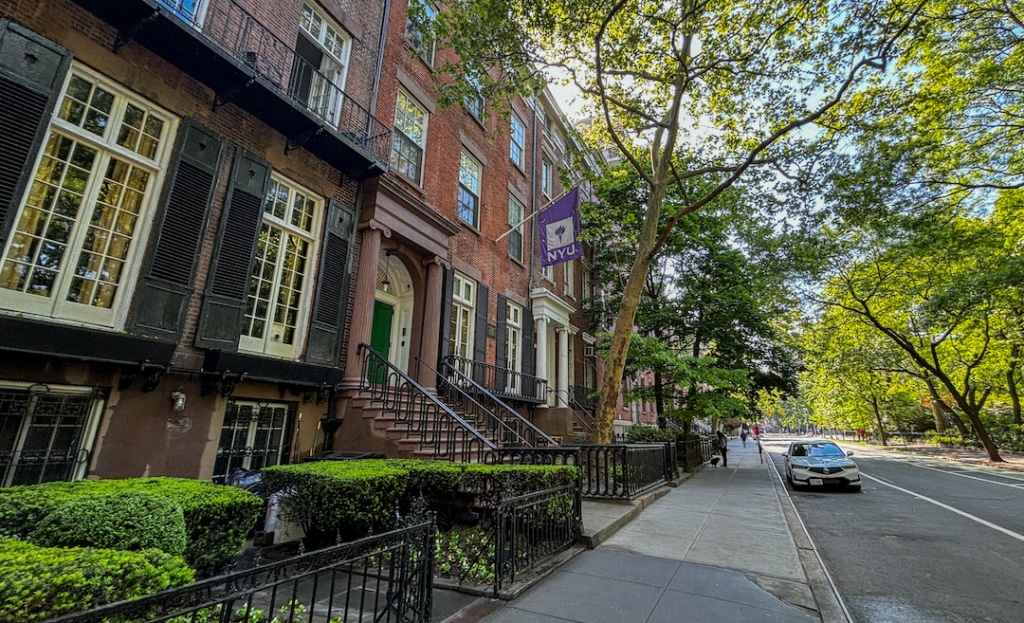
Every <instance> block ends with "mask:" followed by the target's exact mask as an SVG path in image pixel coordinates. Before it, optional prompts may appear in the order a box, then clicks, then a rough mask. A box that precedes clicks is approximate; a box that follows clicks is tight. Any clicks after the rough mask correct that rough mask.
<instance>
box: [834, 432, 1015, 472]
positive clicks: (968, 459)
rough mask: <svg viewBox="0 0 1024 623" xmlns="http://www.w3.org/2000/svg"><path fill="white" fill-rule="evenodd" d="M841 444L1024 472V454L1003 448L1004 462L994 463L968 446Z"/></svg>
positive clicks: (1001, 454)
mask: <svg viewBox="0 0 1024 623" xmlns="http://www.w3.org/2000/svg"><path fill="white" fill-rule="evenodd" d="M836 441H837V442H838V443H840V444H844V445H848V446H850V447H851V448H856V447H857V446H861V447H863V448H864V449H865V450H872V451H878V452H891V453H893V454H904V455H907V454H910V455H915V456H926V457H929V458H933V459H940V460H943V461H955V462H957V463H966V464H968V465H985V466H987V467H999V468H1002V469H1010V470H1014V471H1019V472H1024V454H1022V453H1020V452H1010V451H1009V450H1001V451H1000V452H999V455H1000V456H1001V457H1002V459H1003V462H1002V463H993V462H992V461H990V460H989V458H988V454H987V453H986V452H985V451H984V450H973V449H967V448H941V447H939V446H933V445H928V444H906V445H904V444H893V445H889V446H883V445H881V444H878V443H863V442H856V441H843V440H841V439H836Z"/></svg>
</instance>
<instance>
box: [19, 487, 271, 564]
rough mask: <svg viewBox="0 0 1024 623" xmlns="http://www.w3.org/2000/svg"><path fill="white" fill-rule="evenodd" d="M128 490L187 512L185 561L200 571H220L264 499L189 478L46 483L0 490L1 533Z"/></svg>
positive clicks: (22, 532)
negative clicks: (82, 500)
mask: <svg viewBox="0 0 1024 623" xmlns="http://www.w3.org/2000/svg"><path fill="white" fill-rule="evenodd" d="M127 491H133V492H143V493H150V494H152V495H156V496H160V497H163V498H166V499H168V500H171V501H173V502H175V503H176V504H177V505H178V506H180V507H181V510H182V512H183V513H184V517H185V527H186V530H187V534H188V544H187V545H186V548H185V560H187V561H188V563H189V565H191V566H192V568H193V569H195V570H196V571H197V572H199V573H200V575H204V576H206V575H212V574H214V573H217V572H219V571H221V570H223V569H224V568H225V567H226V566H227V565H228V563H230V562H231V561H232V560H233V559H234V557H235V556H236V555H237V554H238V552H239V551H240V550H241V549H242V547H243V546H244V545H245V538H246V535H248V533H249V530H250V529H251V528H252V527H253V524H255V522H256V518H257V517H258V516H259V512H260V509H261V508H262V507H263V501H262V500H261V499H260V498H259V497H258V496H256V495H253V494H252V493H249V492H247V491H243V490H241V489H238V488H236V487H228V486H225V485H217V484H214V483H212V482H207V481H200V480H190V479H187V478H125V479H123V480H83V481H80V482H50V483H45V484H41V485H32V486H22V487H10V488H7V489H0V536H8V537H17V538H22V539H24V538H27V537H28V535H29V534H30V533H31V532H32V531H33V530H35V529H36V527H37V526H38V525H39V522H41V521H42V520H43V518H44V517H46V516H47V515H49V514H50V513H51V512H53V511H54V510H55V509H57V508H58V507H60V506H62V505H63V504H66V503H68V502H70V501H71V500H74V499H77V498H80V497H83V496H97V495H104V494H110V493H122V492H127Z"/></svg>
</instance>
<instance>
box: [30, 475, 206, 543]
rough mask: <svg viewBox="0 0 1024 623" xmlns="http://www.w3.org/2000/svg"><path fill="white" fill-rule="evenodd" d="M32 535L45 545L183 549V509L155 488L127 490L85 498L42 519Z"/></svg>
mask: <svg viewBox="0 0 1024 623" xmlns="http://www.w3.org/2000/svg"><path fill="white" fill-rule="evenodd" d="M29 540H30V541H31V542H33V543H35V544H36V545H40V546H42V547H98V548H102V549H121V550H129V551H139V550H143V549H158V550H160V551H162V552H164V553H167V554H172V555H174V556H181V555H182V554H184V553H185V545H186V537H185V514H184V513H183V512H182V510H181V507H180V506H178V505H177V504H176V503H175V502H173V501H171V500H169V499H167V498H165V497H161V496H158V495H153V494H152V493H139V492H135V491H125V492H123V493H108V494H105V495H98V496H94V497H82V498H77V499H74V500H71V501H70V502H68V503H67V504H64V505H62V506H59V507H57V508H56V509H54V511H53V512H52V513H50V514H49V515H47V516H46V517H44V518H43V520H42V521H40V522H39V525H38V526H37V527H36V529H35V530H33V531H32V534H30V535H29Z"/></svg>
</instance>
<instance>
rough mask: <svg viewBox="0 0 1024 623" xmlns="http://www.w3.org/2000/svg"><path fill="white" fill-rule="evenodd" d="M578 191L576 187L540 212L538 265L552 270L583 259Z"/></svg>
mask: <svg viewBox="0 0 1024 623" xmlns="http://www.w3.org/2000/svg"><path fill="white" fill-rule="evenodd" d="M579 208H580V189H579V187H578V186H577V187H576V188H573V189H572V190H570V191H569V192H567V193H566V194H565V195H564V196H563V197H562V198H561V199H559V200H558V201H556V202H555V203H553V204H552V205H551V207H550V208H548V209H547V210H544V211H543V212H541V213H540V214H539V215H538V217H537V219H538V221H539V222H540V264H541V266H554V265H555V264H561V263H562V262H567V261H569V260H574V259H576V258H578V257H583V243H581V242H580V241H579V240H577V238H579V235H580V209H579Z"/></svg>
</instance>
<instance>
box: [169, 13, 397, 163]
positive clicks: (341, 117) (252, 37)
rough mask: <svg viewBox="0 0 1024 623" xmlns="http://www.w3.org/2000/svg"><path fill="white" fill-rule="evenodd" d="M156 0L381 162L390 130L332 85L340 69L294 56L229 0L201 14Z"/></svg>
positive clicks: (387, 146)
mask: <svg viewBox="0 0 1024 623" xmlns="http://www.w3.org/2000/svg"><path fill="white" fill-rule="evenodd" d="M158 2H159V3H160V4H162V5H164V6H166V7H167V8H168V9H170V10H171V12H173V13H174V15H175V16H176V17H178V18H179V19H181V20H182V21H184V22H185V23H186V24H188V25H189V26H191V27H192V28H194V29H195V30H197V31H198V32H200V33H202V36H203V37H205V38H206V39H207V40H209V41H210V42H211V43H213V44H214V45H216V46H217V47H219V48H220V49H221V50H223V51H225V52H227V53H228V54H230V55H231V56H232V57H234V58H235V59H236V60H239V61H241V62H242V63H244V64H245V65H246V66H248V67H249V68H251V69H252V70H253V71H255V72H256V74H257V75H259V76H260V77H262V78H263V79H264V80H265V81H266V82H268V83H269V84H270V85H272V86H273V87H275V88H276V89H277V90H278V91H279V92H280V93H281V94H282V95H284V96H286V97H287V98H289V99H290V100H291V101H292V102H293V104H294V105H295V106H297V107H299V108H305V109H306V110H308V111H309V112H311V113H313V114H314V115H316V116H317V117H318V118H319V119H320V120H321V121H323V122H324V123H325V124H327V126H328V127H330V128H331V129H332V130H334V131H336V132H338V133H339V134H341V135H342V136H344V137H345V138H346V139H348V140H349V141H350V142H353V143H355V144H356V145H358V146H359V147H361V148H362V149H363V150H364V151H365V152H367V153H368V154H371V155H372V156H373V158H374V160H375V161H377V162H387V160H388V155H389V153H390V149H391V145H390V135H391V132H390V131H389V130H388V129H387V128H386V127H385V126H384V125H383V124H382V123H381V122H380V121H378V120H377V119H376V118H374V117H373V115H372V114H371V113H370V111H369V110H367V109H366V108H364V107H363V106H361V105H359V104H358V103H357V102H356V101H355V100H354V99H352V98H351V97H349V96H347V95H346V94H345V91H344V90H343V89H342V88H341V87H340V86H338V84H337V83H338V82H339V81H340V79H341V77H342V75H343V72H342V71H340V68H335V69H332V70H328V73H325V72H324V71H321V67H319V66H314V65H313V64H312V63H310V62H309V61H308V60H306V59H305V58H303V57H302V56H300V55H299V53H298V52H297V51H296V50H295V49H294V47H293V46H292V45H289V44H288V43H286V42H284V41H282V40H281V39H280V38H279V37H278V36H277V35H275V34H274V33H273V32H272V31H271V30H270V29H268V28H267V27H266V26H264V25H263V24H262V23H260V22H259V21H258V20H257V19H256V18H255V17H253V16H252V15H251V14H250V13H249V12H248V11H246V10H245V9H244V8H242V6H241V5H239V4H238V3H237V2H235V1H234V0H217V1H216V2H211V3H210V4H209V6H208V7H207V9H206V11H205V12H204V13H202V14H199V13H198V12H195V11H189V10H188V9H186V8H185V7H189V6H194V5H196V4H197V3H195V2H191V1H189V2H183V1H182V0H158ZM200 19H201V20H202V21H201V22H200ZM296 19H298V16H296Z"/></svg>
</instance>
